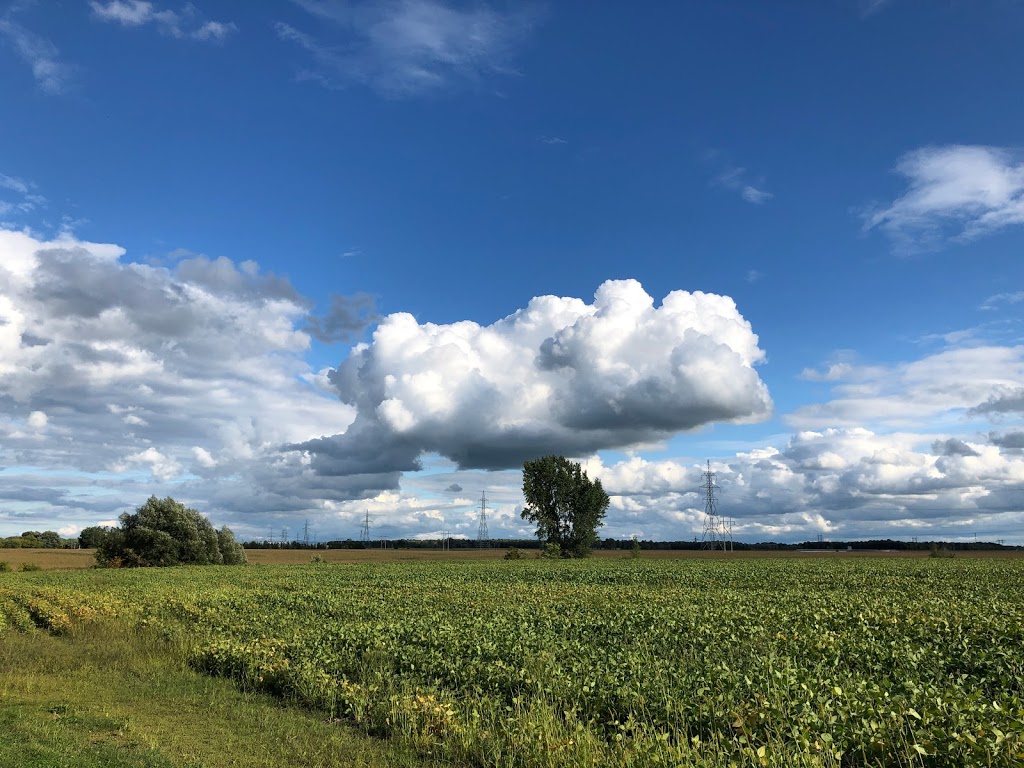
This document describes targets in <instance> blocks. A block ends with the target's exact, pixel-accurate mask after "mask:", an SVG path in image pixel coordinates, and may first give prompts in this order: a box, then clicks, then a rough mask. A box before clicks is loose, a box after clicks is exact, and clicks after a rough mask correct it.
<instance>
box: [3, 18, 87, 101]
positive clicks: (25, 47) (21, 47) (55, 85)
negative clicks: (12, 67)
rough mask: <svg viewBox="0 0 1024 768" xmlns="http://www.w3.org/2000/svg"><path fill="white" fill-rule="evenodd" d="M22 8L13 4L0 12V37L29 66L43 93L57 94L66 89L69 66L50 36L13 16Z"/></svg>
mask: <svg viewBox="0 0 1024 768" xmlns="http://www.w3.org/2000/svg"><path fill="white" fill-rule="evenodd" d="M20 10H22V7H21V6H18V5H14V6H12V7H11V8H9V9H8V11H7V12H6V13H5V14H4V15H2V16H0V38H6V40H7V41H8V43H9V44H10V45H11V47H13V48H14V51H15V53H17V54H18V55H19V56H20V57H21V58H22V59H24V61H25V63H26V64H28V65H29V67H30V68H31V69H32V76H33V77H34V78H35V80H36V83H37V84H38V86H39V87H40V88H41V89H42V90H44V91H45V92H46V93H52V94H60V93H64V91H65V90H66V89H67V87H68V84H69V80H70V75H71V68H70V67H68V66H67V65H66V64H65V63H64V62H62V61H61V59H60V51H59V50H57V46H55V45H54V44H53V43H52V42H51V41H50V40H48V39H47V38H45V37H43V36H42V35H38V34H36V33H35V32H32V31H31V30H29V29H27V28H26V27H24V26H23V25H21V24H19V23H18V22H17V21H16V20H15V14H16V13H18V11H20Z"/></svg>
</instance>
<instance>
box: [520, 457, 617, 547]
mask: <svg viewBox="0 0 1024 768" xmlns="http://www.w3.org/2000/svg"><path fill="white" fill-rule="evenodd" d="M523 496H524V497H525V499H526V504H527V506H526V508H525V509H524V510H523V511H522V517H523V519H524V520H530V521H532V522H534V523H536V524H537V537H538V538H539V539H540V540H541V541H546V542H547V543H548V544H556V545H558V547H559V549H560V550H561V553H562V555H563V556H564V557H586V556H587V555H589V554H590V549H591V547H593V545H594V542H595V541H596V540H597V528H598V527H599V526H600V525H602V520H603V518H604V515H605V512H606V511H607V509H608V501H609V499H608V494H607V493H605V492H604V488H602V487H601V481H600V480H591V479H590V478H589V477H587V473H586V472H585V471H584V470H583V467H581V466H580V465H579V464H578V463H577V462H574V461H569V460H568V459H566V458H565V457H564V456H544V457H542V458H539V459H534V460H533V461H527V462H526V463H525V464H523Z"/></svg>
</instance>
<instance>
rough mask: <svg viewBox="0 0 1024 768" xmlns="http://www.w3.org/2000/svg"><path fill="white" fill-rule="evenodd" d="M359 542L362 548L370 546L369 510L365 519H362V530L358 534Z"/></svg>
mask: <svg viewBox="0 0 1024 768" xmlns="http://www.w3.org/2000/svg"><path fill="white" fill-rule="evenodd" d="M359 540H360V541H361V542H363V546H364V547H369V546H370V510H366V517H364V518H363V529H362V530H361V531H360V532H359Z"/></svg>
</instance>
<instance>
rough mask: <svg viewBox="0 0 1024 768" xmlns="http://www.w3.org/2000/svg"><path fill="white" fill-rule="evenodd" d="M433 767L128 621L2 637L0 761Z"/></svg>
mask: <svg viewBox="0 0 1024 768" xmlns="http://www.w3.org/2000/svg"><path fill="white" fill-rule="evenodd" d="M424 765H428V763H427V762H425V761H424V760H423V758H421V757H417V756H416V755H414V754H412V753H411V752H410V750H409V749H407V748H403V747H401V746H399V745H395V744H393V743H390V742H382V741H379V740H374V739H372V738H369V737H367V736H365V735H363V734H361V733H358V732H356V731H355V730H353V729H351V728H349V727H347V726H344V725H339V724H336V723H327V722H325V721H324V720H323V719H322V717H317V716H316V715H314V714H312V713H309V712H306V711H303V710H301V709H296V708H288V707H287V706H285V705H284V704H282V703H281V702H278V701H275V700H273V699H271V698H269V697H267V696H264V695H258V694H253V693H246V692H242V691H239V690H238V688H237V687H236V685H235V684H234V683H232V682H231V681H228V680H221V679H213V678H210V677H207V676H205V675H202V674H199V673H197V672H194V671H192V670H190V669H189V668H188V667H187V666H186V665H185V663H184V661H183V659H182V655H181V654H180V653H178V652H176V651H175V650H174V649H173V648H171V647H168V645H167V644H166V643H163V642H162V641H159V640H158V639H156V638H155V637H152V636H150V637H147V636H144V635H143V636H135V637H131V638H126V637H125V636H124V627H123V626H120V627H119V626H117V625H114V624H97V625H92V626H86V627H81V628H76V629H75V630H73V631H72V632H71V633H70V634H69V635H67V636H64V637H53V636H51V635H47V634H44V633H42V632H28V633H20V632H11V631H7V632H4V633H0V766H19V767H20V768H65V766H66V767H67V768H72V767H74V768H94V767H95V768H219V767H220V766H233V767H238V768H256V767H257V766H259V767H261V768H263V767H266V768H270V767H271V766H273V767H274V768H277V767H278V766H302V767H303V768H307V767H308V768H329V767H331V766H364V768H381V767H383V766H388V767H389V768H390V767H402V766H408V767H410V768H412V767H413V766H424Z"/></svg>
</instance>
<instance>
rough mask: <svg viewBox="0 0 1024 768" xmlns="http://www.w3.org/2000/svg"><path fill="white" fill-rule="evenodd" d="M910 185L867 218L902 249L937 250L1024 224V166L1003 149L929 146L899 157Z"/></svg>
mask: <svg viewBox="0 0 1024 768" xmlns="http://www.w3.org/2000/svg"><path fill="white" fill-rule="evenodd" d="M896 172H897V173H899V174H900V175H902V176H904V177H905V178H906V179H907V180H908V182H909V186H908V188H907V190H906V191H905V192H904V193H903V195H901V196H900V197H898V198H897V199H896V200H894V201H893V202H892V203H891V204H889V205H887V206H884V207H880V208H873V209H870V210H869V211H867V213H865V214H864V228H865V230H871V229H876V228H877V229H881V230H883V231H884V232H885V233H886V234H888V235H889V236H890V237H892V238H893V239H894V240H895V241H897V242H898V243H900V244H901V245H903V246H905V247H908V248H911V249H916V248H928V247H935V246H936V245H938V244H940V243H941V242H943V241H944V240H947V239H954V240H970V239H972V238H975V237H980V236H981V235H986V234H990V233H992V232H995V231H997V230H1000V229H1003V228H1005V227H1009V226H1012V225H1015V224H1024V163H1022V162H1020V160H1019V158H1018V157H1017V156H1016V155H1015V154H1014V153H1013V152H1011V151H1010V150H1008V149H1002V148H999V147H985V146H964V145H952V146H945V147H925V148H923V149H918V150H915V151H913V152H909V153H907V154H906V155H904V156H903V157H902V158H900V161H899V163H898V164H897V165H896Z"/></svg>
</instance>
